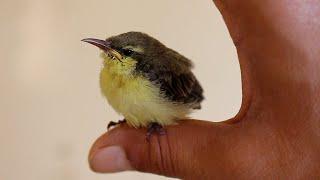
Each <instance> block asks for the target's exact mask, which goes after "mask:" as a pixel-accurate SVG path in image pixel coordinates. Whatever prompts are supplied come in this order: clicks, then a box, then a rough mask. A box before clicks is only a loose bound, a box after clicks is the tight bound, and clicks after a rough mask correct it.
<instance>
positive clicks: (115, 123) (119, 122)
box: [107, 119, 126, 130]
mask: <svg viewBox="0 0 320 180" xmlns="http://www.w3.org/2000/svg"><path fill="white" fill-rule="evenodd" d="M125 122H126V119H123V120H119V121H118V122H114V121H110V122H109V124H108V126H107V129H108V130H109V129H110V128H111V127H113V126H116V125H118V124H123V123H125Z"/></svg>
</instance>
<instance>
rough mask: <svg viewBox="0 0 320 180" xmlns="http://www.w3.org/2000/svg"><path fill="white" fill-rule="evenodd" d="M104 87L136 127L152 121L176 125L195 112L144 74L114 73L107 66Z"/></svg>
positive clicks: (102, 79)
mask: <svg viewBox="0 0 320 180" xmlns="http://www.w3.org/2000/svg"><path fill="white" fill-rule="evenodd" d="M100 86H101V91H102V93H103V95H104V96H105V97H106V98H107V100H108V102H109V104H110V105H111V106H112V107H113V108H114V109H115V110H116V111H117V112H118V113H120V114H122V115H123V116H124V117H125V118H126V120H127V123H128V124H129V125H131V126H133V127H146V126H147V125H148V124H149V123H151V122H157V123H159V124H161V125H169V124H173V123H174V122H175V121H176V120H178V119H183V118H186V117H187V115H188V114H189V113H190V111H191V110H190V108H189V107H188V106H186V105H183V104H175V103H172V102H169V101H167V100H165V99H164V98H163V97H162V96H161V95H160V90H159V88H158V87H157V86H155V85H153V84H152V83H151V82H149V81H148V80H146V79H145V78H143V77H133V76H132V75H130V76H127V75H125V76H124V75H118V74H112V73H110V72H109V71H108V70H106V69H103V70H102V71H101V74H100Z"/></svg>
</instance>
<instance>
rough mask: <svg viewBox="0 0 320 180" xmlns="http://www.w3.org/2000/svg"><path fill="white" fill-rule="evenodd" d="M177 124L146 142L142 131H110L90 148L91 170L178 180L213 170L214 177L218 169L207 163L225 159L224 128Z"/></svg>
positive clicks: (201, 123)
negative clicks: (133, 171) (136, 173)
mask: <svg viewBox="0 0 320 180" xmlns="http://www.w3.org/2000/svg"><path fill="white" fill-rule="evenodd" d="M180 122H181V123H179V125H178V126H175V125H173V126H167V127H165V131H166V134H165V135H157V134H153V135H152V136H151V138H150V141H149V142H148V141H146V132H147V129H145V128H141V129H134V128H130V127H128V126H127V125H125V124H123V125H120V126H119V127H116V128H114V129H112V130H111V131H109V132H107V133H105V134H104V135H102V136H101V137H100V138H98V139H97V141H96V142H95V143H94V145H93V147H92V148H91V151H90V154H89V163H90V167H91V169H92V170H93V171H96V172H102V173H110V172H119V171H126V170H137V171H142V172H150V173H155V174H160V175H165V176H170V177H179V178H186V177H188V178H190V177H200V175H201V177H205V176H206V173H208V172H210V173H212V171H217V174H216V175H217V176H218V172H220V173H221V172H222V171H221V169H220V168H221V167H220V168H219V167H216V168H215V167H213V166H214V165H212V164H215V163H212V162H211V161H212V160H214V161H215V162H218V164H220V163H219V161H223V160H225V159H224V158H223V154H226V151H225V150H226V149H225V148H224V145H223V143H222V142H225V141H226V140H225V138H228V137H227V136H226V135H222V133H224V134H228V133H226V131H225V128H222V127H220V126H221V125H217V124H216V123H209V122H205V121H195V120H185V121H180ZM219 124H220V123H219ZM213 145H214V147H213ZM213 148H214V150H213ZM229 148H230V147H229ZM222 152H223V153H222ZM208 157H210V158H208ZM209 164H210V166H209ZM207 168H210V171H208V169H207ZM208 176H209V175H208Z"/></svg>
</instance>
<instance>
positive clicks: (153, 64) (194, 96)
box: [107, 32, 204, 109]
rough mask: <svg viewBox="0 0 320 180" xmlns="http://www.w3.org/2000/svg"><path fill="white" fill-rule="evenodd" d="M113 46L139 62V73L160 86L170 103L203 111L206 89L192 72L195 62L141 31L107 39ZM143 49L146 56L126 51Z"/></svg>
mask: <svg viewBox="0 0 320 180" xmlns="http://www.w3.org/2000/svg"><path fill="white" fill-rule="evenodd" d="M107 41H108V42H110V44H111V47H112V48H114V49H116V50H118V51H119V52H122V54H126V53H131V54H130V56H131V57H132V58H133V59H136V60H137V61H138V63H137V67H136V73H141V74H143V75H144V76H145V77H146V78H148V79H149V80H150V81H152V82H154V83H155V84H157V85H159V86H160V89H161V90H162V91H163V92H164V93H165V95H166V96H165V97H166V98H168V99H169V100H171V101H174V102H179V103H186V104H193V105H194V106H193V108H194V109H200V108H201V106H200V102H201V101H202V100H203V99H204V97H203V89H202V87H201V86H200V84H199V82H198V80H197V79H196V78H195V76H194V75H193V73H192V72H191V68H192V67H193V65H192V62H191V61H190V60H189V59H187V58H186V57H184V56H183V55H181V54H179V53H177V52H176V51H174V50H172V49H170V48H168V47H166V46H165V45H163V44H162V43H161V42H159V41H158V40H156V39H154V38H153V37H151V36H149V35H147V34H145V33H141V32H128V33H125V34H121V35H118V36H114V37H110V38H108V39H107ZM126 46H133V47H143V48H144V51H143V53H139V52H134V51H132V52H125V51H126V50H125V49H123V47H126Z"/></svg>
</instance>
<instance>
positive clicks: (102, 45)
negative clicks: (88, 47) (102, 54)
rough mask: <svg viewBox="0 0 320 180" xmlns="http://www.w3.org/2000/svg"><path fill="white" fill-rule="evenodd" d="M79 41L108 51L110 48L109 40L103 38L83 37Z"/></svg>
mask: <svg viewBox="0 0 320 180" xmlns="http://www.w3.org/2000/svg"><path fill="white" fill-rule="evenodd" d="M81 41H83V42H86V43H89V44H92V45H94V46H97V47H98V48H100V49H101V50H103V51H109V50H110V49H111V47H110V42H108V41H105V40H101V39H95V38H85V39H82V40H81Z"/></svg>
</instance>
